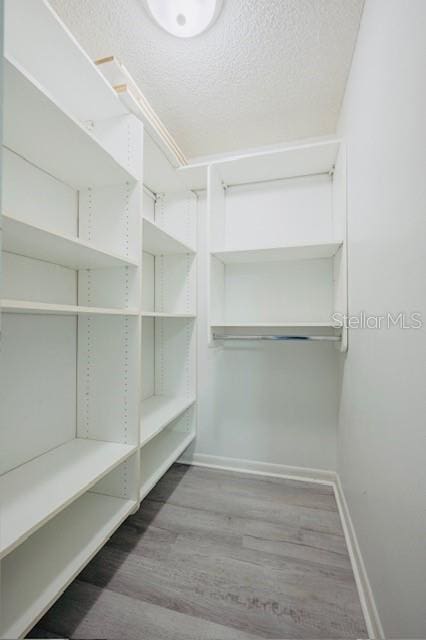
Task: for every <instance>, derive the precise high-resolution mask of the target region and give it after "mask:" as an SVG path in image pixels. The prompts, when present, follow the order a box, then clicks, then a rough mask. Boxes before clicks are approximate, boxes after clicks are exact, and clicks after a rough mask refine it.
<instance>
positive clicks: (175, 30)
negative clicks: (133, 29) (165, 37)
mask: <svg viewBox="0 0 426 640" xmlns="http://www.w3.org/2000/svg"><path fill="white" fill-rule="evenodd" d="M222 5H223V0H145V6H146V8H147V10H148V12H149V14H150V15H151V17H152V18H153V19H154V20H155V22H157V23H158V24H159V25H160V27H162V28H163V29H164V30H165V31H167V32H168V33H171V34H172V35H174V36H177V37H178V38H192V37H193V36H198V35H199V34H200V33H203V32H204V31H206V30H207V29H208V28H209V27H211V26H212V24H213V23H214V22H215V20H216V18H217V17H218V15H219V13H220V10H221V9H222Z"/></svg>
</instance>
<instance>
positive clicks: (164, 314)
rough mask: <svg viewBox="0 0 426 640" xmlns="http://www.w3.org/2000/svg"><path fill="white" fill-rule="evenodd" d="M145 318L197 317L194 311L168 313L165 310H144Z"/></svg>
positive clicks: (142, 313) (143, 315)
mask: <svg viewBox="0 0 426 640" xmlns="http://www.w3.org/2000/svg"><path fill="white" fill-rule="evenodd" d="M141 316H142V317H143V318H188V319H189V320H191V319H194V318H196V315H195V314H194V313H167V312H163V311H142V312H141Z"/></svg>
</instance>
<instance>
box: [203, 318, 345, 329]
mask: <svg viewBox="0 0 426 640" xmlns="http://www.w3.org/2000/svg"><path fill="white" fill-rule="evenodd" d="M210 327H211V328H212V329H228V328H229V329H234V328H236V327H238V328H240V329H246V328H247V329H251V328H257V329H262V328H264V329H270V328H277V329H279V328H284V329H291V328H294V329H302V328H307V329H309V328H312V329H315V328H318V329H323V328H328V329H340V327H338V326H336V325H335V324H333V323H332V322H297V321H293V322H287V321H282V320H277V321H275V322H234V321H230V322H225V321H224V322H220V323H212V324H211V325H210Z"/></svg>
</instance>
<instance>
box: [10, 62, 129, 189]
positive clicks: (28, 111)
mask: <svg viewBox="0 0 426 640" xmlns="http://www.w3.org/2000/svg"><path fill="white" fill-rule="evenodd" d="M4 86H5V88H4V129H3V130H4V140H3V144H4V145H5V146H6V147H8V148H9V149H12V150H13V151H14V152H15V153H17V154H19V155H20V156H22V157H24V158H25V159H26V160H28V161H29V162H32V163H33V164H35V165H36V166H37V167H39V168H41V169H43V170H44V171H46V172H47V173H49V174H50V175H52V176H55V177H56V178H58V179H59V180H62V182H65V183H66V184H69V185H71V186H73V187H74V188H81V187H88V186H93V187H96V186H105V185H113V184H122V183H125V182H127V181H131V182H133V181H136V180H137V179H138V176H135V175H132V173H130V172H129V171H128V170H127V168H126V167H124V166H123V165H122V164H120V163H119V162H118V160H116V159H115V158H114V157H113V156H112V155H111V154H110V153H109V152H108V151H107V150H106V149H105V148H104V147H103V146H102V145H101V144H100V143H99V142H98V141H97V140H96V139H95V138H94V136H93V135H92V134H91V133H90V131H89V130H88V129H86V128H84V127H83V125H82V124H80V123H79V122H77V120H75V119H74V118H73V117H72V116H71V115H69V114H67V113H66V112H65V111H64V110H62V109H61V108H60V107H59V105H58V104H56V103H55V101H54V99H53V98H52V97H51V96H49V95H47V93H46V92H45V91H44V89H43V88H42V87H41V86H40V85H39V84H38V83H37V82H36V81H35V80H34V79H32V78H30V77H29V76H28V75H26V74H25V72H24V70H23V69H22V68H19V65H18V64H17V63H15V62H13V63H12V62H10V61H9V60H6V59H5V63H4Z"/></svg>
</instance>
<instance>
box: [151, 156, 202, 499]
mask: <svg viewBox="0 0 426 640" xmlns="http://www.w3.org/2000/svg"><path fill="white" fill-rule="evenodd" d="M164 162H165V159H163V163H164ZM161 166H162V165H161V164H158V165H157V172H156V174H155V175H156V179H155V184H156V186H157V188H159V189H160V190H159V191H158V192H156V193H151V194H149V192H147V191H146V192H145V197H144V211H143V215H144V217H143V232H142V249H143V252H142V256H143V257H142V264H143V279H142V309H143V311H142V314H141V315H142V404H141V425H140V437H141V457H140V463H141V482H140V499H141V500H142V499H143V498H144V497H145V496H146V495H147V493H149V491H150V490H151V489H152V487H153V486H154V485H155V483H156V482H157V481H158V480H159V479H160V478H161V476H162V475H163V474H164V473H165V471H167V469H168V468H169V467H170V465H171V464H173V462H174V461H175V460H176V459H177V458H178V457H179V456H180V455H181V453H182V452H183V451H184V450H185V449H186V447H187V446H188V445H189V444H190V443H191V442H192V440H193V439H194V437H195V425H196V411H195V403H196V257H195V250H194V247H195V244H196V227H197V220H196V198H195V196H194V195H193V194H192V193H190V192H188V191H187V189H186V187H185V185H183V184H182V183H180V188H179V190H173V191H171V192H170V191H167V189H168V187H169V186H170V167H169V169H168V170H167V171H166V172H165V173H164V185H163V187H162V183H161V172H159V171H158V168H159V167H161ZM151 184H152V183H151Z"/></svg>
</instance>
